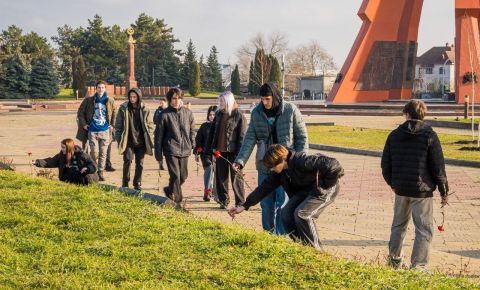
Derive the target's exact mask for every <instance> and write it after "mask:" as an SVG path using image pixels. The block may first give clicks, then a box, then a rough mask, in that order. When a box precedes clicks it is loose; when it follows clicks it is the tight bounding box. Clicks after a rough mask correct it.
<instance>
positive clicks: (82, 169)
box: [35, 81, 448, 268]
mask: <svg viewBox="0 0 480 290" xmlns="http://www.w3.org/2000/svg"><path fill="white" fill-rule="evenodd" d="M260 98H261V102H259V103H258V104H257V105H256V106H255V107H254V108H253V110H252V111H251V118H250V122H249V123H247V120H246V118H245V116H244V114H243V113H242V111H241V110H240V109H239V106H238V104H237V102H236V101H235V97H234V95H233V94H232V93H231V92H229V91H226V92H224V93H222V94H221V95H220V96H219V103H218V106H210V107H209V108H208V110H207V114H206V115H207V116H206V121H205V122H204V123H203V124H202V125H201V126H200V128H199V130H198V132H196V129H195V120H194V116H193V113H192V111H191V110H190V109H189V108H187V106H184V105H183V102H182V91H181V90H180V89H178V88H172V89H170V90H169V91H168V93H167V94H166V98H162V99H161V104H160V107H159V108H158V109H157V110H156V111H155V114H154V116H153V122H152V120H151V118H150V111H149V110H148V109H147V107H146V106H145V105H144V103H143V101H142V93H141V91H140V90H139V89H138V88H133V89H131V90H130V91H129V92H128V100H127V101H126V102H124V103H123V104H122V105H121V106H120V107H119V109H118V112H117V109H116V107H115V105H114V100H113V98H111V97H109V96H108V95H107V93H106V83H105V82H103V81H99V82H98V83H97V85H96V93H95V95H94V96H92V97H87V98H85V99H84V100H83V102H82V104H81V105H80V108H79V110H78V114H77V118H78V126H79V133H78V134H77V138H78V139H79V140H81V141H82V145H83V148H84V149H85V148H86V147H87V146H86V143H87V141H88V145H89V146H88V147H89V152H90V154H89V155H88V154H86V153H85V152H84V151H83V150H82V148H81V147H80V146H76V145H75V144H74V142H73V140H72V139H65V140H63V141H62V142H61V151H60V152H59V153H58V154H57V155H55V156H54V157H52V158H46V159H39V160H36V161H35V165H36V166H40V167H58V169H59V179H60V180H62V181H67V182H73V183H78V184H90V183H93V182H97V181H98V180H100V181H102V180H104V171H105V170H106V169H107V168H108V167H107V164H106V163H107V155H108V154H107V152H108V151H109V150H108V148H109V146H111V139H112V137H113V140H115V141H116V142H117V143H118V150H119V153H120V154H122V155H123V177H122V186H123V187H128V186H129V182H130V167H131V164H132V162H133V159H135V173H134V177H133V187H134V188H135V189H138V190H141V184H142V171H143V161H144V157H145V155H146V154H148V155H154V156H155V159H156V160H157V161H158V163H159V170H164V169H165V165H166V169H167V170H168V173H169V181H168V186H166V187H164V188H163V191H164V193H165V195H166V196H167V197H168V198H170V199H172V200H173V201H174V202H175V203H176V205H177V208H182V200H183V193H182V185H183V184H184V183H185V181H186V180H187V178H188V160H189V157H190V156H191V155H192V154H194V155H195V160H196V162H197V163H198V162H199V161H201V164H202V166H203V168H204V184H203V185H204V193H203V199H204V200H205V201H210V199H211V198H212V194H213V197H214V198H215V201H216V202H218V203H219V205H220V208H222V209H227V207H228V205H229V203H230V197H229V194H228V192H229V180H230V183H231V185H232V188H233V193H234V200H235V202H234V205H235V206H234V207H231V208H230V209H228V213H229V214H230V215H231V216H232V217H235V216H236V215H238V214H240V213H242V212H243V211H245V210H248V209H249V208H250V207H252V206H254V205H256V204H257V203H260V206H261V209H262V226H263V229H264V230H266V231H269V232H271V233H275V234H279V235H285V234H286V235H289V236H290V237H291V238H292V239H294V240H298V241H301V242H304V243H306V244H309V245H311V246H313V247H315V248H320V247H321V246H320V242H319V237H318V234H317V231H316V227H315V222H314V220H315V219H316V218H318V216H319V215H320V213H321V212H322V211H323V210H324V209H325V208H326V206H328V205H329V204H331V203H332V202H333V201H334V199H335V197H336V196H337V194H338V193H339V190H340V183H339V179H340V178H341V177H342V176H343V175H344V171H343V168H342V166H341V165H340V163H339V162H338V161H337V160H336V159H334V158H330V157H327V156H324V155H322V154H316V155H308V154H307V150H308V136H307V130H306V126H305V122H304V121H303V118H302V115H301V113H300V111H299V109H298V108H297V107H296V106H295V105H294V104H293V103H290V102H287V101H284V100H283V99H282V97H281V94H280V92H279V90H278V88H277V87H276V86H275V85H274V84H273V83H266V84H264V85H262V86H261V88H260ZM403 112H404V115H405V118H406V122H405V123H404V124H402V125H401V126H400V127H399V128H398V129H396V130H394V131H393V132H392V133H391V134H390V135H389V137H388V139H387V142H386V144H385V149H384V153H383V157H382V163H381V164H382V172H383V176H384V178H385V181H386V182H387V183H388V184H389V185H390V186H391V188H392V190H393V191H394V192H395V194H396V198H395V209H394V219H393V223H392V229H391V238H390V243H389V261H390V264H391V265H392V266H394V267H399V266H400V265H401V256H402V245H403V239H404V237H405V232H406V229H407V225H408V222H409V220H410V217H411V216H413V220H414V224H415V227H416V238H415V244H414V251H413V253H412V267H414V268H422V267H426V265H427V263H428V256H429V255H428V253H429V245H430V242H431V238H432V235H433V221H432V220H433V213H432V208H433V202H432V197H433V194H432V193H433V192H434V191H435V189H436V188H438V189H439V191H440V193H441V196H442V204H446V203H447V202H448V182H447V178H446V173H445V165H444V160H443V154H442V148H441V145H440V142H439V140H438V137H437V135H436V134H435V132H434V131H433V130H432V129H431V128H430V127H428V126H427V125H425V123H424V122H423V117H424V116H425V113H426V106H425V104H424V103H423V102H421V101H418V100H412V101H410V102H408V103H407V104H406V105H405V108H404V111H403ZM154 126H155V129H153V127H154ZM254 147H256V149H257V151H256V156H255V165H256V169H257V172H258V186H257V187H256V188H255V189H254V190H253V191H252V192H251V193H250V194H249V195H248V196H247V198H245V196H246V195H245V182H244V175H243V173H242V170H243V167H244V166H245V164H246V163H247V161H248V159H249V158H250V155H251V153H252V152H253V149H254ZM110 167H111V165H110Z"/></svg>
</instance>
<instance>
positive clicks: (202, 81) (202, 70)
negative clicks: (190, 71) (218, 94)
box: [198, 54, 208, 89]
mask: <svg viewBox="0 0 480 290" xmlns="http://www.w3.org/2000/svg"><path fill="white" fill-rule="evenodd" d="M198 64H199V65H200V84H201V87H202V88H204V89H205V88H207V83H208V80H207V74H208V73H207V72H208V67H207V65H206V64H205V62H204V58H203V54H202V55H201V56H200V59H199V61H198Z"/></svg>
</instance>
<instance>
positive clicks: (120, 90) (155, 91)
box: [87, 85, 170, 97]
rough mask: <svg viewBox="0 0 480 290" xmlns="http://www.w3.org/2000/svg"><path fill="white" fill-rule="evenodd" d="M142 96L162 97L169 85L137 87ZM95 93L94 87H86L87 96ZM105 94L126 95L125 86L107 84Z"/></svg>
mask: <svg viewBox="0 0 480 290" xmlns="http://www.w3.org/2000/svg"><path fill="white" fill-rule="evenodd" d="M139 89H140V91H142V94H143V96H144V97H164V96H165V95H166V94H167V92H168V90H170V87H139ZM94 94H95V87H94V86H91V87H87V96H93V95H94ZM107 95H109V96H114V97H115V96H121V97H124V96H126V95H127V88H126V87H124V86H116V85H107Z"/></svg>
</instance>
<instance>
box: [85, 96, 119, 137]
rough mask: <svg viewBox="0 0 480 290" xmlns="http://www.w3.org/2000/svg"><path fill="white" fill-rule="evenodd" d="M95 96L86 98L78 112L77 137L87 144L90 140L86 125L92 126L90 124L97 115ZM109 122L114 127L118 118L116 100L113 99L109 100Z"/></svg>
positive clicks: (109, 98)
mask: <svg viewBox="0 0 480 290" xmlns="http://www.w3.org/2000/svg"><path fill="white" fill-rule="evenodd" d="M95 96H96V94H95V95H93V96H91V97H87V98H84V99H83V101H82V103H81V104H80V107H79V108H78V111H77V125H78V129H77V135H76V138H77V139H78V140H80V141H82V142H87V140H88V131H87V130H85V129H84V128H83V127H84V126H85V125H90V122H91V121H92V119H93V114H94V113H95ZM106 107H107V120H108V123H109V124H110V125H111V126H114V123H115V118H116V108H115V100H114V99H113V98H112V97H108V99H107V104H106Z"/></svg>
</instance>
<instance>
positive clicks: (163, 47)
mask: <svg viewBox="0 0 480 290" xmlns="http://www.w3.org/2000/svg"><path fill="white" fill-rule="evenodd" d="M132 27H133V28H134V29H135V34H134V38H135V39H136V41H137V47H136V49H135V68H136V75H135V76H136V79H137V81H138V85H139V86H150V85H155V86H177V85H181V84H182V83H184V75H183V72H182V64H181V62H180V59H179V56H180V55H181V51H180V50H176V49H175V47H174V44H175V43H176V42H178V39H175V37H174V35H173V33H172V28H171V27H168V26H167V24H165V21H164V20H163V19H154V18H152V17H150V16H148V15H146V14H144V13H142V14H140V15H139V16H138V18H137V20H136V21H135V24H133V25H132Z"/></svg>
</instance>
